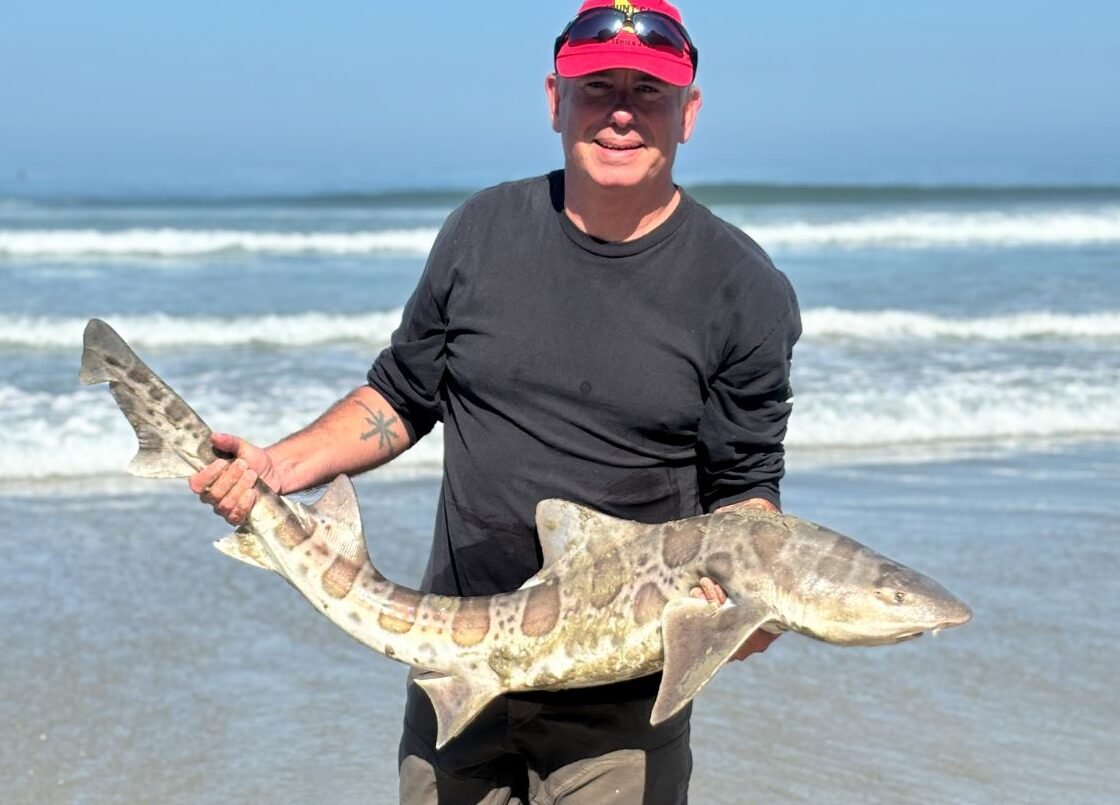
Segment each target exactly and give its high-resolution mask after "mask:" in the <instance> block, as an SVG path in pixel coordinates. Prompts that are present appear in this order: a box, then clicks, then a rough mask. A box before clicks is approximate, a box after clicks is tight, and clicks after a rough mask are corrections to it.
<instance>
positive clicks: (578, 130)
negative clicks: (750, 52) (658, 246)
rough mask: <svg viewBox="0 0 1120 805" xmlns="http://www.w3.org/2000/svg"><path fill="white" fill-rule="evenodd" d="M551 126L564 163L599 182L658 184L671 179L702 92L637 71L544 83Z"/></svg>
mask: <svg viewBox="0 0 1120 805" xmlns="http://www.w3.org/2000/svg"><path fill="white" fill-rule="evenodd" d="M545 89H546V91H547V92H548V100H549V108H550V110H551V113H552V128H553V129H554V130H555V131H557V132H559V133H560V137H561V140H562V142H563V145H564V157H565V163H566V168H567V169H568V170H569V171H579V172H581V173H583V174H585V175H586V176H587V177H588V178H590V179H591V181H592V182H594V183H595V184H597V185H599V186H601V187H620V188H621V187H631V188H640V187H659V186H660V183H661V182H665V183H669V182H671V181H672V168H673V160H674V158H675V157H676V153H677V145H678V144H680V143H683V142H686V141H687V140H688V138H689V137H690V136H692V127H693V125H694V123H695V120H696V113H697V112H698V111H699V109H700V103H701V100H700V90H698V89H697V88H695V87H675V86H673V85H672V84H667V83H665V82H664V81H661V80H659V79H656V78H654V77H653V76H650V75H646V74H645V73H641V72H638V71H637V70H607V71H604V72H601V73H592V74H591V75H585V76H580V77H579V78H559V77H558V76H556V75H555V74H554V75H550V76H549V77H548V79H547V80H546V82H545Z"/></svg>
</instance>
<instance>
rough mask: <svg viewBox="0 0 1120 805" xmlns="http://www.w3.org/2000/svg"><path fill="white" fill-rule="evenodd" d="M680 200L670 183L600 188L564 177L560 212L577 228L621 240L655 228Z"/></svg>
mask: <svg viewBox="0 0 1120 805" xmlns="http://www.w3.org/2000/svg"><path fill="white" fill-rule="evenodd" d="M679 203H680V191H678V190H677V187H676V185H674V184H673V183H672V182H669V183H667V184H666V185H665V186H664V187H659V188H656V189H653V190H646V189H638V188H629V187H601V186H599V185H596V184H592V183H590V182H586V181H583V182H581V181H580V179H579V178H577V177H576V176H574V175H573V174H572V173H571V172H566V174H565V176H564V213H565V214H566V215H567V216H568V218H569V219H571V221H572V223H573V224H575V225H576V227H577V228H578V229H579V230H580V231H581V232H584V233H586V234H588V235H591V236H592V237H594V238H598V239H599V240H604V241H607V242H610V243H622V242H625V241H628V240H637V239H638V238H640V237H642V236H643V235H647V234H649V233H650V232H652V231H653V230H654V229H656V228H657V227H658V226H659V225H660V224H662V223H663V222H664V221H665V220H667V219H668V218H669V216H670V215H672V214H673V211H674V210H675V209H676V208H677V205H678V204H679Z"/></svg>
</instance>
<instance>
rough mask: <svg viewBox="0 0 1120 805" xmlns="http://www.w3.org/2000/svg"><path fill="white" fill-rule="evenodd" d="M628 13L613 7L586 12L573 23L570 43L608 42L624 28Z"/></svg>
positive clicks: (570, 30)
mask: <svg viewBox="0 0 1120 805" xmlns="http://www.w3.org/2000/svg"><path fill="white" fill-rule="evenodd" d="M625 21H626V15H625V14H623V13H622V12H621V11H615V10H614V9H612V8H605V9H603V10H602V11H597V12H591V13H588V14H584V15H583V16H582V17H580V18H578V19H577V20H576V21H575V22H574V23H572V27H571V29H569V31H568V43H569V44H572V45H586V44H588V43H590V42H606V41H608V40H610V39H613V38H614V37H615V36H617V35H618V32H619V31H621V30H622V24H623V23H624V22H625Z"/></svg>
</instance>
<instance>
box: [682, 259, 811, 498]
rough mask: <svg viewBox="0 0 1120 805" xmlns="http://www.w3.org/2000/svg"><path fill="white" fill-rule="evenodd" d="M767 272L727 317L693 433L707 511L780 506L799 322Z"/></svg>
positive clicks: (778, 280) (780, 281) (783, 287)
mask: <svg viewBox="0 0 1120 805" xmlns="http://www.w3.org/2000/svg"><path fill="white" fill-rule="evenodd" d="M765 273H766V279H765V280H764V281H762V282H759V283H756V287H755V288H754V289H752V291H751V293H749V294H748V297H749V298H748V300H747V301H746V302H745V303H743V304H741V305H737V307H736V309H735V310H733V311H732V312H731V314H730V315H729V316H728V322H729V324H728V328H727V333H728V340H727V343H726V345H725V347H724V351H723V359H722V361H721V362H720V364H719V366H718V367H717V369H716V372H715V374H714V376H713V377H712V378H711V380H710V381H709V388H708V398H707V400H706V401H705V404H704V411H703V414H702V415H701V420H700V426H699V429H698V433H697V439H698V442H699V445H698V459H699V464H700V468H699V469H700V471H699V476H700V478H699V480H700V495H701V504H702V505H703V507H704V510H705V511H712V510H714V509H718V508H720V507H721V506H726V505H728V504H731V503H735V502H738V501H740V500H747V499H748V498H763V499H765V500H768V501H770V502H771V503H773V504H774V505H775V506H779V507H780V506H781V496H780V494H779V488H778V487H779V482H780V481H781V478H782V475H783V474H784V473H785V450H784V448H783V447H782V441H783V439H784V438H785V435H786V425H787V423H788V421H789V415H790V410H791V408H792V405H791V403H790V397H792V395H793V391H792V389H791V387H790V364H791V361H792V357H793V345H794V343H796V341H797V339H798V337H799V336H800V335H801V317H800V313H799V312H798V307H797V298H796V296H795V295H794V292H793V288H792V287H791V286H790V284H789V282H788V280H786V278H785V276H784V275H782V274H781V273H779V272H778V271H777V270H776V269H773V268H768V269H767V271H766V272H765ZM757 286H764V287H761V288H760V287H757Z"/></svg>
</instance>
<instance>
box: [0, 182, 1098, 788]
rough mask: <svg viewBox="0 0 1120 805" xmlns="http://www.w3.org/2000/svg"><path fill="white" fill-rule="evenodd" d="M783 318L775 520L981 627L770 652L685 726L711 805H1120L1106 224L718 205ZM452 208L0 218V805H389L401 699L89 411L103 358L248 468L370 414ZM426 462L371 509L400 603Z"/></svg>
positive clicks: (365, 206)
mask: <svg viewBox="0 0 1120 805" xmlns="http://www.w3.org/2000/svg"><path fill="white" fill-rule="evenodd" d="M688 190H689V192H691V193H692V194H693V195H694V196H696V197H697V198H698V199H699V200H701V201H702V202H704V203H706V204H708V205H709V206H711V207H712V208H713V209H714V210H715V211H716V212H717V213H718V214H719V215H721V216H722V217H723V218H725V219H726V220H728V221H730V222H732V223H733V224H735V225H738V226H741V227H742V228H743V229H745V230H746V231H747V232H748V233H750V234H751V235H752V236H753V237H754V238H755V239H756V240H757V241H758V242H759V243H760V244H761V245H762V246H763V247H764V248H765V249H766V250H767V251H768V252H769V253H770V254H771V256H772V257H773V258H774V261H775V263H776V264H777V265H778V266H779V268H781V269H782V270H783V271H784V272H785V273H786V274H787V275H788V276H789V277H790V279H791V280H792V281H793V284H794V286H795V288H796V289H797V293H798V297H799V299H800V302H801V308H802V314H803V322H804V336H803V338H802V340H801V342H800V343H799V345H798V347H797V349H796V352H795V357H794V375H793V385H794V394H795V396H794V414H793V417H792V420H791V425H790V431H789V436H788V441H787V445H788V460H787V477H786V480H785V482H784V486H783V491H784V499H785V503H786V508H787V510H788V511H791V512H794V513H797V514H799V515H801V516H804V517H808V518H809V519H813V520H817V521H819V522H822V523H825V524H827V525H830V526H832V527H834V528H837V529H838V530H841V531H844V532H846V533H849V534H851V535H852V536H853V537H855V538H857V539H860V540H861V541H864V542H866V543H868V544H871V545H872V546H874V547H876V548H877V549H879V550H881V551H883V552H884V553H887V554H888V555H891V556H893V557H894V558H897V559H899V560H901V561H903V562H906V563H907V564H911V565H913V566H915V567H917V568H919V569H921V570H923V571H926V572H929V573H930V574H931V575H933V576H935V577H936V578H938V579H939V580H940V581H942V582H943V583H945V584H946V586H948V587H949V588H950V589H951V590H953V591H954V592H956V593H958V594H960V595H961V596H962V597H963V598H964V599H965V600H967V601H968V602H969V603H970V604H971V605H972V606H973V608H974V610H975V613H976V614H975V619H974V621H973V623H971V624H969V625H967V626H966V627H964V628H962V629H960V630H956V631H954V632H949V633H945V634H943V635H940V636H938V637H937V638H936V639H929V638H925V639H923V640H919V641H915V642H913V643H907V644H905V645H902V646H897V647H891V648H881V649H858V650H857V649H848V650H845V649H838V648H835V647H831V646H823V645H817V644H814V643H813V642H812V641H809V640H806V639H804V638H801V637H799V636H787V637H784V638H782V640H780V641H779V642H778V643H776V644H775V645H774V646H773V647H772V648H771V650H770V651H768V652H767V653H766V654H765V655H762V656H758V657H754V658H752V659H751V660H750V661H748V662H747V663H745V664H743V665H742V666H736V667H734V668H730V669H727V670H726V671H724V672H723V673H721V674H720V675H719V676H718V677H717V679H716V681H715V683H713V686H712V688H711V689H710V690H706V691H705V692H704V693H702V694H701V696H700V698H699V699H698V701H697V706H696V716H695V719H694V726H693V734H694V749H695V754H696V768H695V772H694V777H693V784H692V794H693V797H694V799H695V800H696V801H705V802H708V801H710V802H729V803H731V802H743V801H751V802H773V801H804V802H810V801H811V802H928V801H954V802H992V801H1003V802H1049V801H1053V800H1054V799H1056V798H1059V797H1061V798H1064V799H1068V800H1072V801H1077V802H1093V801H1101V802H1104V801H1109V800H1110V795H1112V794H1114V793H1115V791H1116V790H1120V772H1118V771H1117V769H1116V766H1115V760H1114V759H1115V757H1117V756H1120V735H1118V733H1120V730H1118V729H1117V727H1116V724H1117V723H1120V704H1117V699H1116V697H1115V696H1114V695H1113V691H1112V687H1113V685H1112V683H1111V678H1112V675H1113V674H1114V669H1115V667H1116V666H1117V665H1118V664H1120V649H1118V648H1117V642H1116V638H1117V635H1116V630H1115V625H1114V615H1115V610H1116V602H1117V601H1120V572H1118V571H1120V558H1118V554H1117V548H1116V545H1117V537H1118V536H1120V495H1118V494H1117V492H1118V491H1120V487H1118V486H1117V478H1118V477H1120V473H1118V470H1120V187H1041V186H1040V187H966V186H960V187H926V186H914V187H905V186H893V187H868V186H850V187H842V186H799V185H718V186H717V185H708V186H695V187H689V188H688ZM466 195H467V193H466V192H465V191H457V190H440V191H428V190H414V191H402V192H395V193H379V194H335V195H317V196H284V197H244V196H228V197H226V196H205V197H195V198H157V197H147V198H145V197H138V196H131V197H127V198H121V197H118V198H93V197H86V198H80V197H61V196H55V197H49V198H15V197H7V198H3V197H0V289H2V290H0V428H2V430H3V433H4V434H5V439H4V442H3V444H2V446H0V516H2V517H3V521H4V522H5V523H6V524H7V527H6V528H5V529H4V531H3V533H0V559H2V560H3V562H4V566H5V568H6V573H5V582H4V584H3V585H0V623H2V624H3V629H4V632H5V635H4V636H5V638H6V639H5V640H4V644H5V648H4V649H3V654H2V655H0V656H2V657H3V659H2V660H0V670H2V672H3V673H2V675H0V722H2V723H4V724H5V725H6V727H5V729H4V730H3V734H2V735H0V781H2V782H0V799H2V800H3V801H5V802H136V801H152V802H210V801H214V800H215V799H222V800H241V801H258V800H268V801H277V802H319V801H325V800H329V799H334V800H339V801H371V802H391V801H394V797H395V786H396V780H395V758H396V738H397V734H398V730H399V723H400V713H401V701H402V695H401V689H402V686H403V673H404V670H403V667H402V666H398V665H396V664H394V663H391V662H389V661H387V660H385V659H384V658H381V657H378V656H376V655H374V654H373V653H372V652H370V651H368V650H367V649H364V648H362V647H361V646H358V645H356V644H352V643H351V642H350V641H349V639H348V638H346V637H345V636H344V635H342V634H341V633H340V632H337V633H336V631H335V630H334V629H333V627H331V626H330V625H329V624H328V623H327V622H326V621H325V620H322V619H320V618H317V617H316V616H315V615H314V614H313V613H312V611H311V610H310V609H308V608H307V607H306V606H305V605H303V604H302V602H301V601H300V600H299V599H298V596H297V595H296V594H295V593H293V592H292V591H291V590H290V589H288V588H287V587H286V585H284V584H282V583H281V582H280V581H279V580H278V579H276V578H275V577H270V576H268V575H267V574H264V573H257V572H254V571H253V570H252V569H250V568H248V567H245V566H243V565H240V564H238V563H233V562H229V561H228V560H226V559H225V558H224V557H222V556H220V555H219V554H217V553H216V552H215V551H213V550H211V549H210V547H209V545H208V543H209V542H210V541H212V540H214V539H216V538H218V537H220V536H221V535H222V534H223V533H224V530H225V529H224V527H223V524H222V523H221V522H220V521H218V520H217V519H216V518H214V516H213V515H212V514H211V513H210V512H209V511H208V510H207V509H205V508H204V507H202V506H200V505H199V504H198V503H197V502H195V501H194V500H192V499H191V498H190V496H189V493H188V492H187V490H186V487H185V483H182V482H176V481H163V482H154V481H139V480H136V479H131V478H129V477H128V476H127V475H125V473H124V467H125V466H126V465H127V463H128V460H129V458H130V457H131V455H132V453H133V452H134V450H135V442H134V439H133V436H132V434H131V431H130V430H129V428H128V427H127V425H126V423H125V421H124V419H123V417H121V416H120V413H119V412H118V410H117V408H116V406H115V405H114V404H113V403H112V400H111V399H110V397H109V395H108V394H107V393H106V390H105V388H104V387H94V388H85V387H80V386H79V385H78V383H77V368H78V362H79V356H80V351H81V332H82V329H83V327H84V325H85V322H86V321H87V319H89V318H90V317H93V316H96V317H99V318H103V319H105V320H106V321H108V322H109V323H110V324H112V325H113V326H114V327H115V328H116V329H117V330H118V331H119V332H120V333H121V334H122V335H123V336H124V337H125V338H126V339H127V340H128V341H129V342H130V343H131V344H132V345H133V346H134V347H135V348H136V349H137V351H138V352H140V353H141V355H142V356H143V357H144V358H145V359H146V360H147V361H148V362H149V363H150V364H151V365H152V366H153V368H155V369H156V370H157V371H158V372H159V373H160V374H161V375H162V376H163V377H164V378H165V379H167V380H168V382H169V383H171V384H172V385H173V386H174V387H175V388H176V389H177V390H178V391H179V392H180V393H181V394H182V395H183V397H184V398H185V399H186V400H187V401H188V402H189V403H190V404H191V405H192V406H193V407H194V408H195V410H196V411H198V412H199V413H200V414H201V415H202V417H203V418H204V419H206V420H207V421H208V422H209V423H210V424H211V426H213V427H214V428H216V429H221V430H226V431H230V432H234V433H239V434H242V435H244V436H246V437H248V438H251V439H253V440H255V441H257V442H260V443H268V442H271V441H273V440H275V439H278V438H280V437H281V436H283V435H284V434H286V433H288V432H290V431H292V430H294V429H296V428H299V427H301V426H302V425H304V424H306V423H307V422H308V421H310V420H311V419H312V418H314V417H315V416H316V415H317V414H318V413H320V412H321V411H322V410H323V409H324V408H325V407H326V406H327V405H329V404H330V403H331V402H333V401H334V400H335V399H336V398H337V397H339V396H340V395H342V394H344V393H345V392H346V391H348V390H349V389H350V388H352V387H354V386H355V385H358V384H360V383H362V382H363V381H364V377H365V372H366V371H367V369H368V367H369V364H370V362H371V361H372V359H373V358H374V357H375V356H376V354H377V353H378V351H379V350H380V349H382V348H383V347H384V346H385V345H386V344H387V343H388V339H389V336H390V334H391V332H392V330H393V328H394V327H395V325H396V322H397V320H398V318H399V315H400V311H401V307H402V305H403V304H404V302H405V301H406V299H407V297H408V294H409V293H410V291H411V289H412V286H413V285H414V283H415V281H416V279H417V277H418V274H419V272H420V270H421V269H422V266H423V262H424V257H425V255H426V253H427V251H428V249H429V248H430V246H431V244H432V241H433V239H434V237H435V234H436V232H437V230H438V228H439V226H440V224H441V222H442V221H443V219H444V218H445V217H446V215H447V214H448V212H450V210H451V209H453V208H454V206H455V205H457V204H458V203H459V202H460V201H462V200H463V199H464V198H465V197H466ZM441 453H442V448H441V440H440V435H439V432H438V429H437V431H436V432H434V433H433V434H431V435H430V436H429V437H427V438H425V439H424V440H422V441H421V442H420V443H419V444H418V445H417V446H416V447H414V448H413V449H412V450H410V451H409V452H408V453H406V454H405V455H404V456H402V457H401V458H400V459H398V460H397V461H396V462H394V464H392V465H390V466H388V467H385V468H382V469H380V470H377V471H376V472H374V473H372V474H370V475H369V476H367V477H365V478H362V479H360V480H359V485H358V489H359V493H360V496H361V500H362V507H363V512H364V515H365V518H366V522H367V526H366V532H367V536H368V538H369V542H370V546H371V553H372V555H373V557H374V560H375V562H377V563H378V564H379V565H383V566H384V567H383V569H384V570H385V571H386V572H387V573H388V574H389V575H391V576H392V577H394V578H396V579H397V580H399V581H403V582H416V581H418V579H419V574H420V572H421V569H422V567H423V562H424V557H425V554H426V551H427V547H428V542H429V540H430V531H431V523H432V517H433V512H434V506H435V497H436V495H437V492H438V482H439V472H440V459H441Z"/></svg>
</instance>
